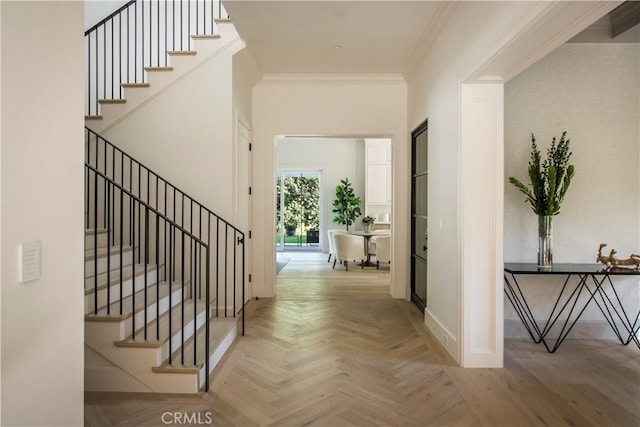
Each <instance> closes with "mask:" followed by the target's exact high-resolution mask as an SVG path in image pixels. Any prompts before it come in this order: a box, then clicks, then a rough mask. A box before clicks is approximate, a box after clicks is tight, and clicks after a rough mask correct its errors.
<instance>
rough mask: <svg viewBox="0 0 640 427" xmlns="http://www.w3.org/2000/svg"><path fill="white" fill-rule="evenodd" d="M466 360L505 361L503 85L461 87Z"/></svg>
mask: <svg viewBox="0 0 640 427" xmlns="http://www.w3.org/2000/svg"><path fill="white" fill-rule="evenodd" d="M461 102H462V108H461V138H460V212H461V213H460V244H461V248H460V250H461V291H462V292H461V296H462V298H461V309H460V315H461V319H460V325H461V326H460V327H461V331H460V332H461V336H462V338H463V339H462V340H461V343H462V348H461V354H462V358H461V362H462V366H464V367H502V361H503V254H502V251H503V243H502V232H503V230H502V222H503V198H504V189H503V186H504V184H503V172H502V171H503V163H504V161H503V146H504V142H503V120H504V118H503V85H502V84H462V99H461Z"/></svg>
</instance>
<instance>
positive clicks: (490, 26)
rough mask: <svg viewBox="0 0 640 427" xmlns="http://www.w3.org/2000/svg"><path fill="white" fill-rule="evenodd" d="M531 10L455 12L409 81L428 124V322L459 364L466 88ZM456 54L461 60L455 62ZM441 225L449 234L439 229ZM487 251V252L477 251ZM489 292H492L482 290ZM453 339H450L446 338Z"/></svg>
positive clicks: (412, 121) (519, 5) (503, 7)
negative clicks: (470, 75)
mask: <svg viewBox="0 0 640 427" xmlns="http://www.w3.org/2000/svg"><path fill="white" fill-rule="evenodd" d="M527 7H528V5H527V3H526V2H494V3H486V2H467V3H464V4H461V5H459V6H458V7H457V9H456V10H455V12H454V14H453V16H452V18H451V21H450V22H449V24H448V25H447V27H446V28H445V29H444V31H443V33H442V34H441V35H440V37H439V38H438V40H437V41H436V43H435V44H434V46H433V47H432V48H431V50H430V52H429V53H428V55H427V56H426V58H425V59H424V60H423V62H422V63H421V65H420V66H419V67H418V68H417V70H416V71H415V72H414V74H413V76H412V77H411V78H410V79H409V81H408V127H409V129H410V130H411V129H414V128H415V127H417V126H418V125H419V124H420V123H421V122H422V121H424V119H425V118H428V119H429V130H428V138H429V143H428V144H429V190H428V191H429V230H430V232H429V254H428V264H429V270H428V277H427V283H428V285H427V309H426V311H425V321H426V323H427V325H428V326H429V328H430V329H431V330H432V331H433V332H434V334H435V336H436V337H437V338H438V339H439V340H440V341H441V342H442V343H443V344H444V345H445V347H447V350H448V351H449V352H450V353H451V354H452V355H453V356H454V357H455V358H456V359H458V360H460V348H459V344H460V343H459V342H458V341H459V339H460V337H459V334H460V328H461V325H460V320H459V319H460V316H461V314H462V313H461V312H460V308H459V302H460V300H461V297H462V295H461V294H460V286H461V277H460V274H461V271H462V267H463V266H462V265H461V262H462V260H461V247H462V245H463V244H464V243H463V242H462V240H461V236H462V228H461V219H462V217H461V212H460V211H459V207H460V204H461V194H460V186H461V185H462V182H461V181H460V174H461V173H462V171H461V170H459V165H460V162H461V151H460V146H459V142H460V138H461V107H460V106H461V97H462V93H461V82H462V81H463V79H464V78H465V76H466V75H467V73H468V72H469V70H471V69H473V68H474V66H475V65H476V64H477V63H478V61H481V60H482V58H484V56H485V55H486V54H487V52H488V51H491V50H493V49H494V48H495V44H496V41H497V40H499V39H500V38H501V37H502V36H503V35H504V33H505V32H507V30H508V29H509V28H510V27H511V26H513V24H514V23H516V22H520V21H522V19H521V18H522V15H523V14H524V13H525V12H526V10H527ZM452 52H455V54H452ZM441 219H442V223H443V227H440V220H441ZM478 249H479V250H482V251H485V252H486V251H487V250H488V247H483V248H478ZM478 286H486V284H484V285H483V284H478ZM445 336H446V338H444V337H445Z"/></svg>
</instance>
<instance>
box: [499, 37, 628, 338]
mask: <svg viewBox="0 0 640 427" xmlns="http://www.w3.org/2000/svg"><path fill="white" fill-rule="evenodd" d="M639 64H640V45H638V44H566V45H563V46H561V47H560V48H558V49H557V50H555V51H554V52H552V53H551V54H550V55H548V56H547V57H545V58H544V59H542V60H541V61H539V62H538V63H536V64H535V65H533V66H532V67H530V68H529V69H527V70H526V71H524V72H523V73H521V74H520V75H518V76H517V77H515V78H514V79H512V80H511V81H509V82H508V83H507V84H506V85H505V177H509V176H516V177H518V178H519V179H521V180H522V181H524V182H528V180H527V177H526V168H527V162H528V160H529V154H530V151H531V148H530V138H529V135H530V134H531V133H532V132H533V133H534V134H535V135H536V138H537V142H538V146H539V148H540V149H541V151H542V153H543V155H544V153H545V152H546V148H547V147H548V146H549V144H550V142H551V138H552V137H553V136H556V137H559V136H560V134H561V133H562V131H564V130H566V131H567V132H568V137H569V138H570V139H571V151H572V152H573V156H572V158H571V162H572V163H573V164H574V165H575V168H576V175H575V178H574V179H573V182H572V184H571V187H570V189H569V192H568V193H567V196H566V199H565V202H564V203H563V205H562V209H561V212H560V214H559V215H557V216H556V217H555V218H554V220H553V222H554V236H553V238H554V245H553V248H554V251H553V257H554V262H576V263H593V262H595V258H596V254H597V249H598V245H599V244H600V243H608V244H609V246H608V247H607V248H605V254H608V252H609V250H610V249H612V248H615V249H617V250H618V258H626V257H628V255H629V254H630V253H638V252H639V251H640V129H639V126H640V125H639V117H640V80H639V78H638V76H640V65H639ZM523 201H524V199H523V196H522V195H521V193H519V192H518V191H517V190H516V189H515V188H514V187H513V186H512V185H510V184H508V183H507V184H506V187H505V224H504V254H505V261H506V262H536V251H537V222H536V216H535V215H534V214H533V212H532V211H531V209H530V207H529V205H528V204H525V203H524V202H523ZM555 282H557V280H556V281H555ZM555 282H554V283H555ZM617 282H618V283H619V286H617V288H618V290H619V291H620V292H622V293H623V294H624V295H625V298H624V299H625V300H626V301H627V302H630V303H633V304H632V305H633V306H635V310H636V311H635V312H637V310H638V301H640V296H638V285H637V284H638V279H637V278H636V279H627V280H624V279H618V281H617ZM522 284H523V286H525V292H528V293H529V295H530V296H531V297H532V298H531V299H530V302H533V305H534V306H536V307H537V308H544V309H546V310H548V309H550V304H552V303H553V302H554V301H555V299H554V300H550V298H549V295H548V293H545V292H540V287H539V286H537V287H536V286H528V285H529V282H527V281H526V278H522ZM540 314H542V310H540ZM505 317H506V318H507V319H516V315H515V313H514V311H513V308H512V307H511V305H510V304H509V303H508V302H506V305H505ZM582 319H583V320H592V321H600V323H604V319H603V318H602V315H601V314H600V312H599V310H598V309H597V308H596V307H590V308H589V309H588V311H587V312H585V315H584V316H583V317H582ZM508 323H511V324H512V323H514V322H508ZM515 325H516V326H519V324H518V322H515ZM581 327H582V330H581V329H580V328H581ZM576 328H578V329H577V330H576V332H575V333H574V335H575V336H582V335H585V336H594V335H595V336H597V337H599V336H601V334H602V332H607V334H606V336H610V337H611V336H612V332H611V331H610V329H609V328H608V326H607V325H605V324H602V325H600V327H596V326H595V325H589V324H587V323H586V322H580V323H578V324H577V326H576ZM507 331H508V333H509V335H510V336H519V335H521V334H522V330H521V328H519V327H518V328H513V327H512V328H507Z"/></svg>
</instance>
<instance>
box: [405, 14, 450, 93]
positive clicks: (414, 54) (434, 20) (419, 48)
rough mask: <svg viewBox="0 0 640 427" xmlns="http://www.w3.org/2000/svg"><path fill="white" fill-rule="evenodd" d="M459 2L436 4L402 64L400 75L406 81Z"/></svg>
mask: <svg viewBox="0 0 640 427" xmlns="http://www.w3.org/2000/svg"><path fill="white" fill-rule="evenodd" d="M459 4H460V2H441V3H440V4H439V5H438V8H437V9H436V13H434V14H433V16H432V17H431V19H430V20H429V23H428V24H427V26H426V29H425V30H424V32H423V33H422V35H421V36H420V38H419V39H418V41H417V43H416V45H415V46H414V47H413V50H412V51H411V53H410V55H409V59H408V60H407V61H406V62H405V64H404V66H403V71H402V75H403V76H404V77H405V79H406V80H407V81H408V80H409V79H411V77H412V76H413V74H414V73H415V72H416V70H417V69H418V67H419V66H420V64H421V63H422V61H423V60H424V58H426V57H427V55H428V54H429V51H430V50H431V48H432V47H433V45H434V44H435V43H436V40H438V37H440V34H442V31H443V30H444V28H445V27H446V26H447V24H448V23H449V21H450V20H451V17H452V16H453V14H454V13H455V11H456V10H457V9H458V6H459Z"/></svg>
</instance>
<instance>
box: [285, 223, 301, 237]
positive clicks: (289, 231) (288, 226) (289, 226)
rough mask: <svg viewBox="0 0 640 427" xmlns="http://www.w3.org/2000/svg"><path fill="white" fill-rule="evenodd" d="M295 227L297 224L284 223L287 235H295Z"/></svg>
mask: <svg viewBox="0 0 640 427" xmlns="http://www.w3.org/2000/svg"><path fill="white" fill-rule="evenodd" d="M296 228H298V224H293V223H289V224H285V225H284V229H285V231H286V232H287V236H295V234H296Z"/></svg>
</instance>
